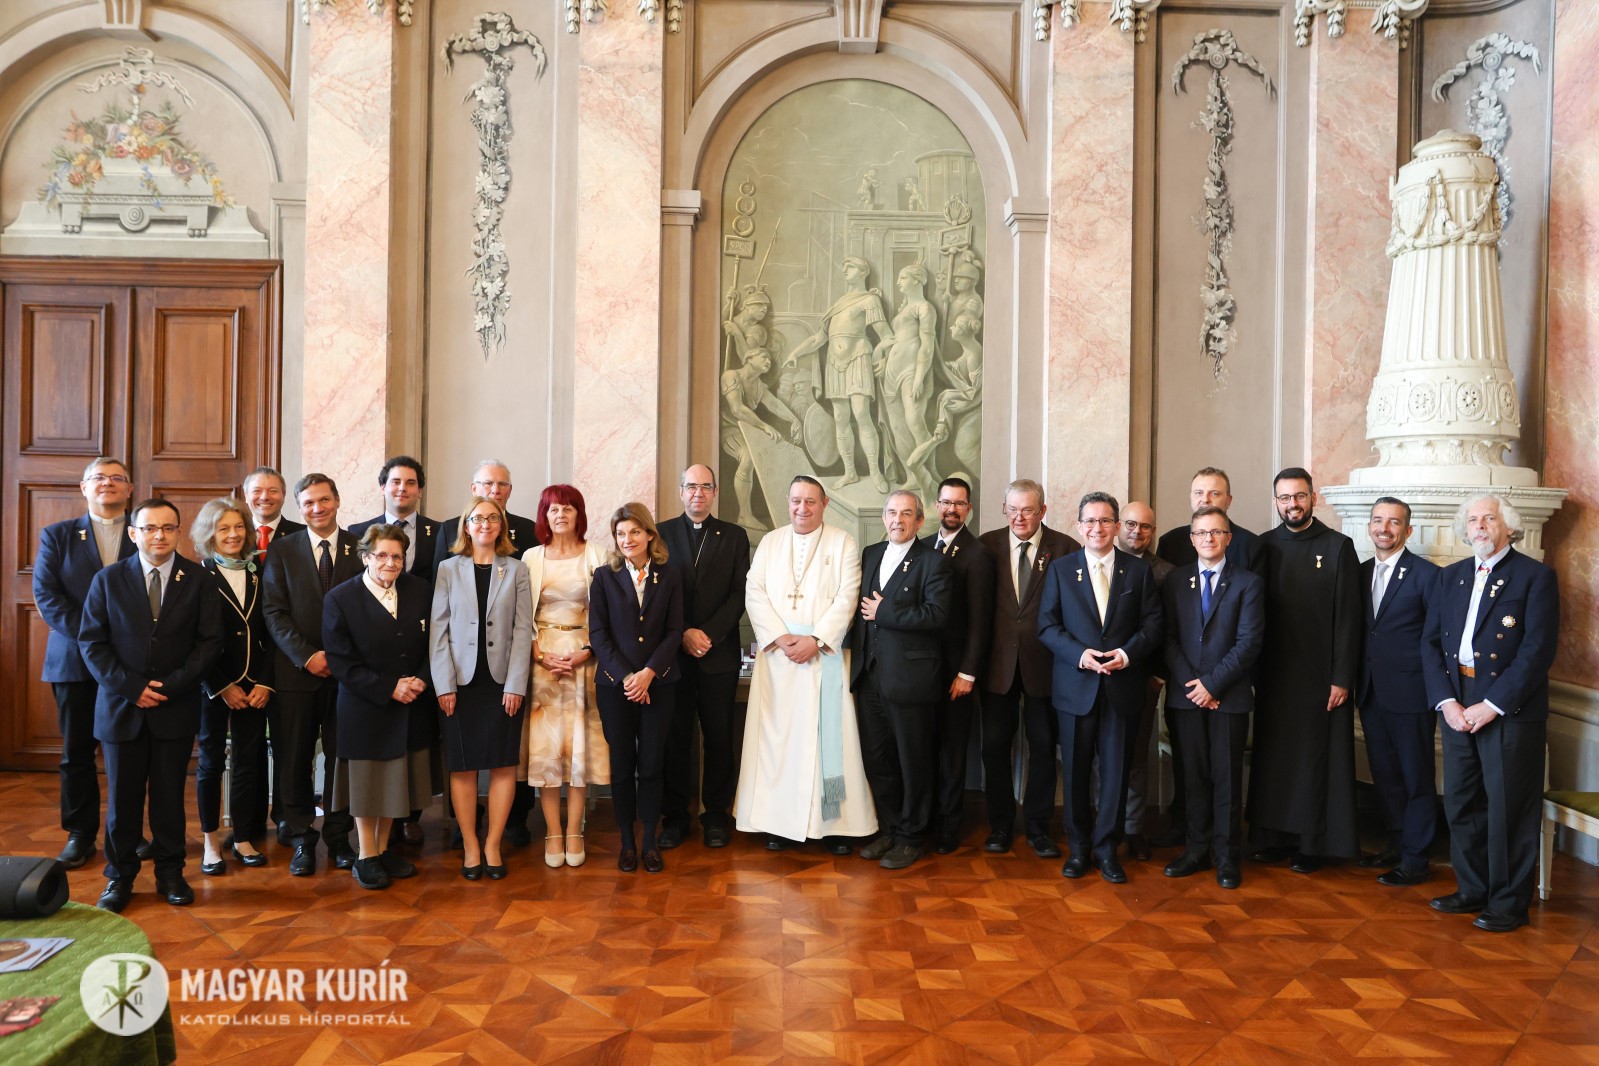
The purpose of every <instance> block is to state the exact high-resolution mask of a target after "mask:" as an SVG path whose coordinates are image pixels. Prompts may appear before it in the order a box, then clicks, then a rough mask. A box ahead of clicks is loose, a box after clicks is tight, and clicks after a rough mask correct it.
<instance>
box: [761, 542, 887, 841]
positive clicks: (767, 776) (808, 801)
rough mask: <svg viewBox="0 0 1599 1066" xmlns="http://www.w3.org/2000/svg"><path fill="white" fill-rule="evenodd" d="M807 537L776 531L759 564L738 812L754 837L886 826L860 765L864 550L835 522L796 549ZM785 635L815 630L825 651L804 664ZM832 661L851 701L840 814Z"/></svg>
mask: <svg viewBox="0 0 1599 1066" xmlns="http://www.w3.org/2000/svg"><path fill="white" fill-rule="evenodd" d="M798 540H799V538H798V537H797V536H796V534H795V533H794V531H793V529H792V528H791V527H786V526H785V527H784V528H782V529H776V530H773V531H772V532H770V533H768V534H767V535H766V536H765V537H763V538H761V543H760V545H759V546H758V547H757V548H756V549H755V558H754V560H753V561H752V562H751V564H750V573H749V581H748V583H747V584H746V586H745V590H746V591H745V605H746V607H747V609H748V611H749V617H750V624H751V625H752V626H753V627H754V629H755V642H756V645H757V646H758V647H759V649H760V651H759V654H757V655H756V657H755V673H754V676H753V677H752V678H751V680H750V699H749V717H748V719H747V721H746V724H745V728H744V756H743V762H742V765H741V768H740V771H739V782H738V798H737V800H736V802H735V803H734V805H733V807H734V814H735V816H736V817H737V819H738V828H739V829H740V830H742V831H744V832H746V833H773V834H776V835H778V836H783V837H788V838H789V839H791V840H806V839H815V838H819V837H824V836H866V835H868V834H871V833H875V832H876V831H877V813H876V810H875V809H874V807H873V805H872V794H871V786H870V785H868V784H867V781H866V770H865V767H864V765H863V764H862V762H861V741H860V733H859V730H858V729H857V728H856V724H855V701H854V699H853V697H852V696H851V695H850V691H849V673H850V670H849V651H848V649H847V643H848V642H847V640H846V634H848V633H849V627H850V622H851V621H852V620H853V619H854V617H855V614H856V611H857V609H858V608H859V605H860V586H861V557H860V554H861V553H860V549H858V548H857V547H856V546H855V538H854V537H852V536H850V535H849V534H848V533H846V532H844V531H843V530H842V529H836V528H834V527H832V526H822V527H821V528H820V529H819V530H817V531H816V532H815V533H814V534H812V535H811V536H809V537H807V538H806V540H807V542H808V543H807V544H805V545H803V546H801V552H800V553H799V554H796V551H795V547H796V543H797V542H798ZM801 574H803V576H800V577H798V578H797V575H801ZM796 578H797V580H796ZM785 633H795V634H801V633H803V634H807V635H811V636H814V637H815V638H816V639H817V640H818V641H820V642H821V645H822V648H823V649H824V650H823V654H822V655H818V656H817V657H816V658H814V659H812V660H811V661H810V662H808V663H805V664H803V665H797V664H795V663H793V662H790V661H789V659H788V656H786V655H784V654H783V652H782V650H781V649H780V648H778V647H776V646H775V645H774V644H773V642H774V641H775V640H776V639H777V638H778V637H780V636H782V635H783V634H785ZM827 659H833V660H835V665H836V666H839V667H842V669H841V670H838V671H837V672H836V673H834V674H833V678H834V680H833V683H834V684H835V685H837V686H838V688H839V691H838V697H839V699H840V700H841V701H842V715H841V716H840V722H839V726H840V740H841V744H842V753H841V754H842V771H843V786H844V797H843V802H842V803H841V805H840V808H839V811H838V815H837V817H834V818H827V817H825V815H824V813H823V802H822V800H823V770H822V763H823V751H822V744H821V737H820V731H821V728H822V719H823V713H822V702H823V685H824V680H823V679H824V675H827V674H829V673H830V671H829V670H828V669H827V668H826V663H825V662H824V660H827Z"/></svg>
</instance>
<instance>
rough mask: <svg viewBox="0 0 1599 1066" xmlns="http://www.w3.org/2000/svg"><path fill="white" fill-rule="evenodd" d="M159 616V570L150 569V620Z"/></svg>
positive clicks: (154, 619)
mask: <svg viewBox="0 0 1599 1066" xmlns="http://www.w3.org/2000/svg"><path fill="white" fill-rule="evenodd" d="M160 617H161V571H159V570H152V571H150V621H152V622H154V621H156V620H158V619H159V618H160Z"/></svg>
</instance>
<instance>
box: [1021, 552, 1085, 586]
mask: <svg viewBox="0 0 1599 1066" xmlns="http://www.w3.org/2000/svg"><path fill="white" fill-rule="evenodd" d="M1017 554H1018V555H1020V554H1021V553H1020V552H1017ZM1082 580H1083V568H1082V567H1078V568H1077V582H1078V584H1082Z"/></svg>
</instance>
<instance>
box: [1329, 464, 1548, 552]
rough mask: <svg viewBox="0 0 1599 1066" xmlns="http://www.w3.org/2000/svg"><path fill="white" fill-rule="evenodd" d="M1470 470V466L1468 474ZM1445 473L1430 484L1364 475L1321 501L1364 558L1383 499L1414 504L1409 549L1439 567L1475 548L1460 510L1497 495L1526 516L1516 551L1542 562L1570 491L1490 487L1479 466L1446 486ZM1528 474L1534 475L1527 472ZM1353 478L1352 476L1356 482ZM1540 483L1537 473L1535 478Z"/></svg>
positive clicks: (1368, 471)
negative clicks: (1464, 537)
mask: <svg viewBox="0 0 1599 1066" xmlns="http://www.w3.org/2000/svg"><path fill="white" fill-rule="evenodd" d="M1393 469H1394V468H1392V467H1368V468H1365V469H1362V470H1356V471H1354V474H1355V475H1361V474H1364V475H1373V474H1377V473H1379V472H1389V471H1392V470H1393ZM1470 469H1471V468H1468V471H1469V470H1470ZM1515 471H1516V468H1512V467H1496V468H1494V473H1495V475H1498V474H1500V473H1514V472H1515ZM1445 472H1446V471H1445V470H1441V469H1438V468H1433V469H1432V470H1431V471H1430V472H1429V473H1428V480H1427V481H1425V482H1421V481H1408V482H1407V481H1403V480H1398V479H1391V478H1385V479H1384V480H1382V481H1378V480H1377V479H1376V478H1374V477H1369V476H1368V477H1365V478H1361V479H1359V480H1358V483H1356V484H1353V485H1331V486H1326V487H1324V488H1322V489H1321V495H1322V499H1324V500H1326V501H1327V503H1328V504H1329V505H1330V506H1332V507H1333V509H1334V510H1336V511H1337V512H1338V516H1339V518H1341V519H1342V520H1343V531H1344V533H1345V534H1346V535H1348V536H1349V537H1350V538H1351V539H1353V540H1354V542H1355V548H1356V550H1357V551H1359V552H1360V554H1361V556H1362V557H1363V558H1364V557H1365V556H1368V555H1371V554H1372V552H1373V548H1372V545H1371V538H1370V537H1369V536H1367V535H1366V522H1367V520H1368V519H1369V518H1370V517H1371V505H1372V504H1373V503H1375V502H1376V500H1377V498H1378V497H1379V496H1392V497H1394V498H1395V499H1399V500H1404V501H1405V503H1407V504H1409V505H1410V522H1411V525H1413V526H1415V528H1416V532H1415V533H1414V534H1412V536H1411V538H1410V543H1409V544H1408V545H1406V546H1407V547H1408V548H1410V550H1411V551H1413V552H1415V553H1416V554H1417V555H1424V556H1426V557H1427V558H1429V559H1431V560H1432V561H1433V562H1435V563H1437V564H1438V565H1440V566H1444V565H1446V564H1448V563H1451V562H1453V561H1454V560H1456V559H1464V558H1466V557H1467V556H1468V555H1470V554H1471V549H1470V548H1469V547H1468V546H1467V545H1466V544H1465V543H1463V542H1462V541H1461V540H1460V538H1459V537H1457V536H1456V535H1455V525H1454V523H1455V512H1456V511H1457V510H1459V509H1460V505H1461V504H1462V503H1464V502H1465V501H1467V500H1469V499H1471V498H1472V497H1473V496H1477V495H1480V494H1481V493H1484V492H1492V493H1494V494H1495V495H1498V496H1502V497H1504V498H1505V499H1507V500H1509V501H1510V504H1511V506H1513V507H1515V509H1516V510H1517V511H1520V512H1521V519H1522V523H1523V530H1522V532H1523V534H1524V535H1523V537H1522V539H1521V540H1519V541H1518V542H1516V550H1517V551H1519V552H1523V553H1525V554H1527V555H1530V556H1531V557H1532V558H1534V559H1542V558H1543V527H1544V524H1545V523H1546V522H1548V521H1549V518H1550V516H1551V515H1553V514H1554V513H1555V512H1556V511H1558V510H1559V509H1560V505H1561V504H1562V503H1564V502H1565V499H1566V491H1567V490H1565V489H1549V488H1539V487H1537V485H1536V484H1532V485H1506V484H1504V483H1502V482H1501V483H1497V484H1489V483H1487V482H1486V481H1485V480H1484V479H1483V474H1485V473H1486V472H1487V470H1486V468H1483V467H1477V468H1475V473H1476V480H1475V481H1474V482H1464V481H1462V482H1460V483H1458V484H1457V483H1452V482H1449V483H1446V482H1443V481H1441V480H1440V479H1439V475H1440V474H1442V473H1445ZM1526 472H1527V473H1528V474H1532V473H1533V472H1532V471H1530V470H1528V471H1526ZM1353 479H1354V478H1353V477H1352V480H1353ZM1534 480H1535V481H1536V475H1534Z"/></svg>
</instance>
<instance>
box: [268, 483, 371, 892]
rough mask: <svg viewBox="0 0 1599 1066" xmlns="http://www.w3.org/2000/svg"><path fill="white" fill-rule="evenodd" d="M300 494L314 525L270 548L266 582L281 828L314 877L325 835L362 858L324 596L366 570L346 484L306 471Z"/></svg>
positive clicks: (304, 871)
mask: <svg viewBox="0 0 1599 1066" xmlns="http://www.w3.org/2000/svg"><path fill="white" fill-rule="evenodd" d="M294 499H295V501H296V502H297V503H298V504H299V507H300V515H301V517H303V518H304V519H305V521H306V527H307V528H306V530H305V532H303V533H299V534H291V535H289V536H288V537H286V538H285V539H284V540H283V541H282V542H280V543H277V544H274V545H273V547H272V550H271V551H269V552H267V557H266V570H265V572H264V573H263V575H262V585H263V587H264V589H265V592H266V604H265V608H264V610H265V614H266V626H267V632H269V633H271V634H272V640H273V642H274V643H275V644H277V656H278V657H277V662H276V666H275V670H276V676H277V683H278V684H277V687H278V692H277V696H276V698H275V699H274V701H273V702H274V704H275V705H276V707H277V712H276V714H275V716H274V717H273V719H272V721H271V723H270V724H271V727H272V735H273V736H274V737H275V738H277V740H276V741H275V742H274V743H275V745H276V747H275V749H274V751H275V752H276V755H277V763H276V765H275V770H276V777H277V781H276V791H277V792H278V793H279V794H281V796H282V802H281V804H280V809H281V811H282V814H283V822H282V824H280V825H279V827H278V829H279V833H280V834H281V835H282V836H284V837H286V838H287V839H289V840H291V841H292V842H293V844H294V857H293V858H292V859H290V860H289V873H291V874H293V875H294V876H295V877H309V876H310V875H311V874H313V873H315V872H316V844H317V840H318V839H324V840H325V841H326V843H327V846H328V855H329V856H330V857H331V858H332V860H333V865H334V866H336V867H337V868H338V869H340V870H348V869H350V867H352V866H353V865H355V858H356V856H355V850H354V849H353V848H351V847H350V830H351V828H353V826H354V822H352V821H351V819H350V812H349V811H347V810H344V811H336V810H333V809H332V803H333V791H332V787H331V786H332V783H333V766H334V761H335V760H336V759H337V758H338V747H339V741H338V728H337V725H336V719H335V708H336V702H337V699H338V690H339V686H338V684H337V683H336V682H335V681H334V680H333V674H332V672H331V671H330V670H329V669H328V657H327V654H326V653H325V652H324V651H323V648H322V598H323V596H324V595H326V594H327V592H328V591H329V590H330V589H332V588H333V586H335V585H337V584H339V583H341V582H344V581H347V580H349V579H350V578H352V577H356V576H358V575H360V573H361V571H362V567H361V559H360V555H359V553H358V552H357V550H356V549H357V547H358V545H359V541H357V540H356V539H355V538H354V537H351V536H350V535H349V534H348V533H346V532H344V531H343V530H341V529H340V528H339V489H338V486H337V485H335V484H334V483H333V479H332V478H330V477H328V476H327V475H326V474H306V475H305V476H304V477H302V478H301V479H300V480H299V481H298V482H296V483H295V486H294ZM319 735H320V737H321V738H322V755H323V758H324V765H323V774H322V804H323V809H324V811H326V813H325V815H324V816H323V818H322V832H321V834H320V836H319V834H318V833H317V831H316V829H315V828H313V827H312V825H311V822H312V821H313V820H314V819H315V817H316V808H315V806H314V805H313V802H312V800H313V787H314V786H313V784H312V780H311V779H312V776H313V767H314V764H315V761H316V743H317V737H318V736H319Z"/></svg>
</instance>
